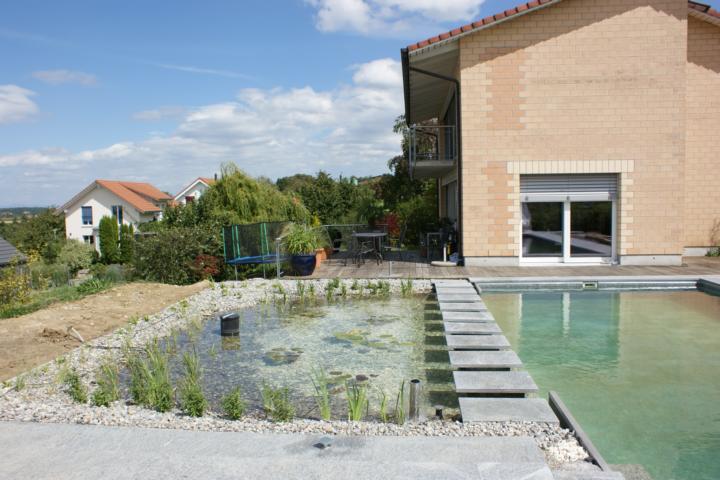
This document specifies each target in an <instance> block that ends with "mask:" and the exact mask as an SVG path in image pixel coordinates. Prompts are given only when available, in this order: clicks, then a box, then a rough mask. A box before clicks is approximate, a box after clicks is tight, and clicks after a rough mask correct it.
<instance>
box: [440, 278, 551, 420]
mask: <svg viewBox="0 0 720 480" xmlns="http://www.w3.org/2000/svg"><path fill="white" fill-rule="evenodd" d="M432 283H433V285H434V286H435V292H436V294H437V300H438V303H439V305H440V312H441V314H442V317H443V325H444V328H445V339H446V342H447V346H448V350H449V352H448V354H449V356H450V364H451V365H452V367H453V368H454V369H457V370H455V371H454V372H453V377H454V380H455V391H456V392H457V393H458V394H460V396H459V403H460V412H461V414H462V418H463V422H467V423H473V422H492V421H525V422H548V423H558V419H557V417H556V416H555V414H554V413H553V411H552V409H551V408H550V406H549V405H548V403H547V402H546V401H545V400H543V399H541V398H526V397H520V398H516V397H509V396H510V395H513V396H515V395H518V394H522V395H526V394H528V393H535V392H537V391H538V388H537V385H535V382H534V381H533V379H532V377H531V376H530V374H529V373H527V372H525V371H516V370H512V369H518V368H522V366H523V364H522V361H521V360H520V358H519V357H518V356H517V354H516V353H515V352H514V351H512V349H511V348H510V343H509V342H508V341H507V339H506V338H505V336H504V335H502V330H501V329H500V327H499V326H498V324H497V323H495V319H494V318H493V316H492V314H491V313H490V312H489V311H488V309H487V307H486V306H485V303H484V302H483V301H482V299H481V298H480V295H478V292H477V290H475V287H474V286H473V285H472V284H470V283H469V282H467V281H466V280H433V281H432ZM466 394H477V395H496V396H492V397H467V396H463V395H466ZM497 395H500V396H497ZM502 395H508V397H502Z"/></svg>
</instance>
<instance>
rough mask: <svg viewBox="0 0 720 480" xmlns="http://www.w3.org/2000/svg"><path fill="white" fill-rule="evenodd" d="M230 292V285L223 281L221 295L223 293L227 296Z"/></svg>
mask: <svg viewBox="0 0 720 480" xmlns="http://www.w3.org/2000/svg"><path fill="white" fill-rule="evenodd" d="M228 293H229V289H228V286H227V285H226V284H224V283H221V284H220V295H222V296H223V297H227V296H228Z"/></svg>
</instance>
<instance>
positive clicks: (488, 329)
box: [444, 322, 502, 335]
mask: <svg viewBox="0 0 720 480" xmlns="http://www.w3.org/2000/svg"><path fill="white" fill-rule="evenodd" d="M444 327H445V333H449V334H455V335H467V334H475V335H494V334H498V333H502V329H501V328H500V327H499V326H498V324H497V323H495V322H482V323H480V322H445V324H444Z"/></svg>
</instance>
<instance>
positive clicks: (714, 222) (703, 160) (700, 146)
mask: <svg viewBox="0 0 720 480" xmlns="http://www.w3.org/2000/svg"><path fill="white" fill-rule="evenodd" d="M719 141H720V26H717V25H712V24H710V23H707V22H704V21H702V20H698V19H696V18H693V17H689V18H688V63H687V137H686V145H685V146H686V160H685V165H686V166H685V235H684V244H685V246H686V247H707V246H710V245H717V244H718V243H717V242H720V231H718V230H720V180H719V179H720V153H719V152H720V146H719V143H720V142H719Z"/></svg>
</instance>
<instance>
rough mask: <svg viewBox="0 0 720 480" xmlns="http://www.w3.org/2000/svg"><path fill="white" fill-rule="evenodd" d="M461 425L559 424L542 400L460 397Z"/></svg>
mask: <svg viewBox="0 0 720 480" xmlns="http://www.w3.org/2000/svg"><path fill="white" fill-rule="evenodd" d="M458 400H459V401H460V413H461V414H462V421H463V423H473V422H545V423H560V421H559V420H558V418H557V417H556V416H555V413H553V411H552V408H550V405H549V404H548V402H547V401H546V400H545V399H543V398H471V397H460V398H459V399H458Z"/></svg>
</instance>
